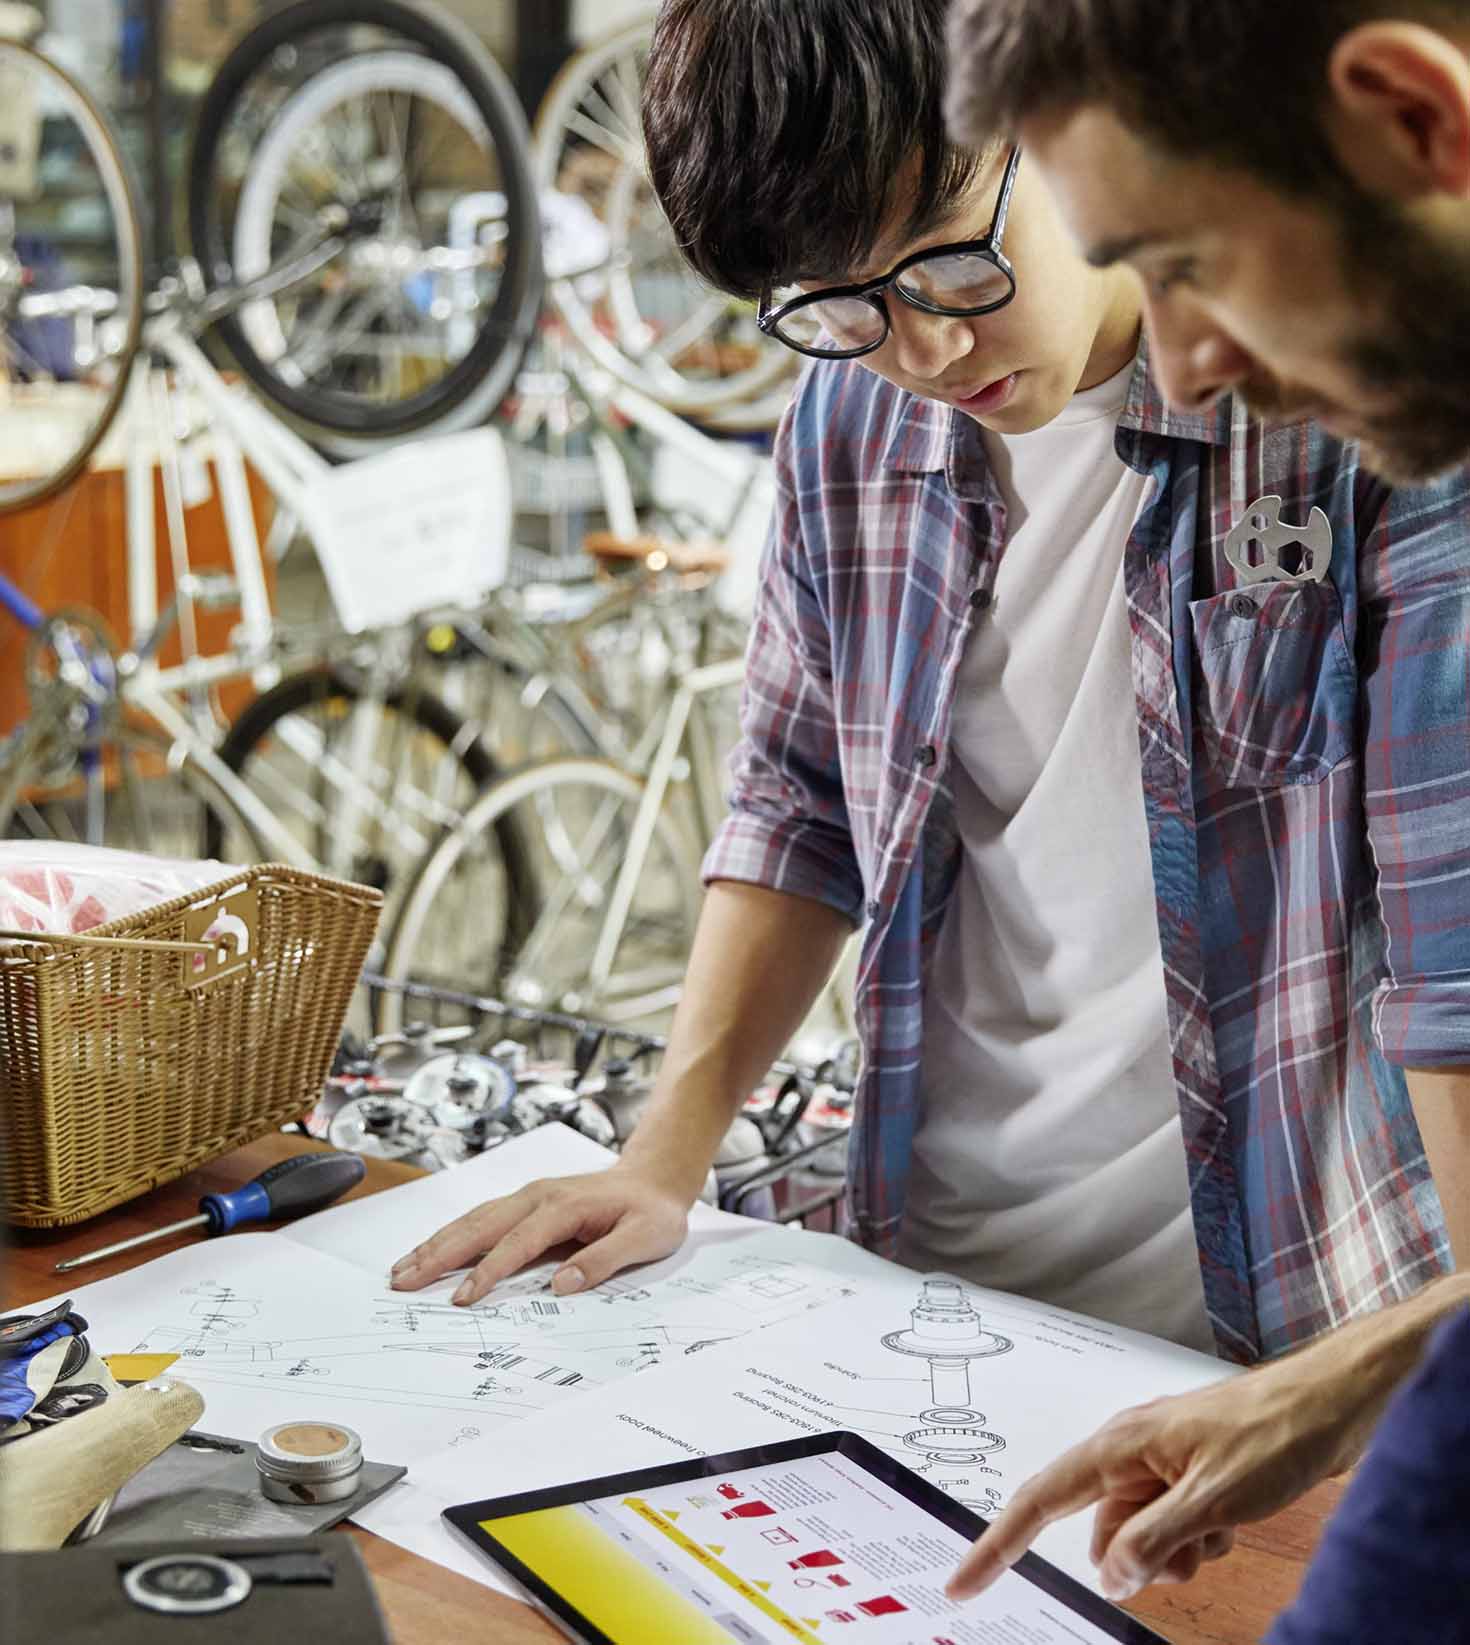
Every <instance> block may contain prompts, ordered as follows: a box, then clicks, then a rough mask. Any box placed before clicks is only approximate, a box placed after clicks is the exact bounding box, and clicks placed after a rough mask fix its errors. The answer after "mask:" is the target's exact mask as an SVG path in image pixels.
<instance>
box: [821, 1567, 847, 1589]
mask: <svg viewBox="0 0 1470 1645" xmlns="http://www.w3.org/2000/svg"><path fill="white" fill-rule="evenodd" d="M827 1580H828V1582H830V1583H831V1584H832V1586H833V1587H834V1588H850V1587H852V1584H851V1583H850V1582H849V1581H848V1580H847V1578H846V1577H845V1576H839V1575H838V1574H837V1572H836V1571H833V1573H832V1574H831V1576H829V1577H828V1578H827Z"/></svg>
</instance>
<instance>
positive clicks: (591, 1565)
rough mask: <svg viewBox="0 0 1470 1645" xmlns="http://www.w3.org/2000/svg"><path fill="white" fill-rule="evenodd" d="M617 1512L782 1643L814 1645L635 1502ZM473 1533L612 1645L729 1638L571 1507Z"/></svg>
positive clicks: (698, 1644) (492, 1522) (495, 1522)
mask: <svg viewBox="0 0 1470 1645" xmlns="http://www.w3.org/2000/svg"><path fill="white" fill-rule="evenodd" d="M624 1505H625V1506H626V1507H629V1508H631V1509H632V1510H633V1511H634V1512H635V1513H636V1514H637V1515H638V1516H639V1518H641V1519H642V1520H643V1521H644V1522H645V1523H646V1524H647V1525H649V1526H650V1527H651V1528H652V1529H654V1530H656V1531H658V1532H659V1533H660V1535H662V1536H664V1537H666V1538H667V1539H668V1540H669V1541H670V1542H673V1543H674V1544H676V1545H677V1546H678V1547H680V1548H682V1549H683V1550H684V1551H685V1552H686V1553H688V1554H690V1555H691V1556H692V1557H693V1558H695V1559H696V1560H698V1562H699V1564H700V1566H701V1568H702V1569H704V1570H705V1571H707V1572H708V1573H709V1575H710V1576H712V1577H714V1578H715V1579H716V1580H718V1581H720V1582H722V1583H724V1584H725V1586H726V1587H728V1588H731V1589H733V1590H734V1592H736V1593H738V1594H740V1595H741V1596H742V1598H744V1599H745V1600H747V1601H748V1602H749V1603H750V1604H752V1605H754V1606H756V1607H757V1608H758V1609H759V1610H760V1611H762V1612H763V1613H764V1614H765V1615H766V1616H768V1617H769V1618H770V1619H771V1621H772V1622H774V1623H775V1624H776V1626H777V1627H778V1628H779V1629H780V1631H781V1635H782V1637H784V1638H786V1639H790V1640H795V1641H797V1642H798V1645H822V1641H821V1639H820V1636H819V1635H817V1634H815V1633H813V1632H811V1630H810V1629H809V1628H808V1627H806V1626H804V1625H803V1624H802V1622H800V1621H798V1619H797V1618H796V1617H794V1616H790V1615H789V1614H788V1613H787V1612H785V1611H783V1610H782V1609H781V1607H780V1606H779V1605H776V1604H773V1603H772V1601H771V1600H770V1599H769V1598H767V1596H766V1595H765V1594H764V1593H762V1592H761V1590H760V1588H759V1587H758V1586H757V1585H756V1584H755V1583H753V1582H747V1581H746V1580H745V1578H744V1577H742V1576H741V1575H739V1573H738V1572H736V1571H733V1570H731V1569H730V1567H729V1566H728V1565H725V1564H724V1563H723V1562H722V1561H721V1560H719V1559H716V1558H715V1556H714V1555H713V1554H712V1553H711V1552H710V1551H709V1550H708V1549H707V1548H702V1547H701V1546H700V1545H699V1544H698V1543H697V1542H693V1541H691V1540H690V1539H689V1538H688V1537H686V1536H685V1535H684V1534H683V1532H682V1531H680V1530H679V1529H678V1528H677V1527H676V1526H674V1525H673V1524H671V1523H670V1522H669V1520H668V1519H666V1518H665V1517H664V1516H663V1515H662V1514H660V1513H659V1512H658V1511H657V1510H656V1509H654V1508H651V1507H649V1505H648V1504H647V1503H646V1502H644V1501H643V1500H642V1499H641V1498H639V1497H627V1498H625V1499H624ZM480 1528H481V1529H482V1530H484V1531H488V1532H489V1533H490V1535H491V1536H493V1537H494V1538H495V1539H496V1541H497V1542H499V1543H500V1544H501V1545H502V1546H503V1547H504V1548H505V1549H506V1550H507V1551H508V1552H509V1553H512V1554H514V1555H515V1557H516V1558H517V1559H518V1560H520V1561H521V1563H522V1564H523V1565H525V1566H527V1567H528V1568H529V1569H530V1570H532V1571H534V1572H535V1573H536V1575H537V1576H539V1577H540V1578H541V1579H542V1580H543V1581H544V1582H545V1583H547V1585H548V1586H549V1587H551V1588H553V1589H554V1590H555V1591H556V1592H557V1593H558V1594H560V1595H561V1597H562V1598H563V1599H565V1600H566V1601H567V1602H568V1603H569V1604H570V1605H572V1606H574V1607H575V1608H576V1609H577V1610H578V1611H580V1612H581V1614H582V1615H583V1616H584V1617H586V1619H587V1620H588V1621H589V1622H591V1623H593V1624H595V1625H596V1626H597V1627H598V1628H600V1629H601V1630H602V1631H603V1633H605V1634H606V1635H607V1636H608V1637H609V1638H610V1639H614V1640H618V1641H619V1642H620V1645H621V1642H623V1641H626V1642H627V1645H638V1642H641V1641H645V1640H649V1639H670V1640H673V1639H677V1640H678V1641H679V1642H680V1645H730V1637H731V1636H730V1635H729V1633H728V1632H726V1630H725V1629H724V1628H722V1627H721V1626H720V1624H719V1623H718V1622H716V1621H715V1620H714V1619H713V1618H712V1617H710V1616H708V1615H706V1614H705V1613H704V1612H703V1611H701V1610H699V1609H698V1608H697V1607H696V1606H695V1605H693V1604H692V1603H691V1602H690V1601H689V1600H687V1599H685V1598H684V1597H683V1595H682V1594H680V1593H678V1592H677V1591H676V1590H675V1589H674V1588H673V1587H671V1586H670V1585H669V1584H668V1583H667V1582H665V1581H664V1580H663V1578H662V1577H660V1576H659V1575H658V1574H657V1573H656V1572H653V1571H650V1570H649V1569H648V1568H647V1567H646V1566H644V1565H643V1564H642V1563H640V1561H639V1560H638V1559H637V1558H635V1557H634V1555H632V1554H631V1553H629V1552H628V1551H627V1550H626V1549H624V1548H622V1547H620V1546H619V1545H618V1544H617V1543H616V1542H615V1541H614V1540H613V1539H612V1538H611V1537H610V1536H608V1535H607V1533H606V1532H604V1531H603V1530H601V1529H600V1528H599V1527H598V1526H597V1525H595V1524H593V1522H592V1521H591V1520H590V1519H588V1518H587V1517H586V1516H585V1515H584V1514H582V1513H581V1512H579V1511H578V1510H577V1509H576V1508H574V1507H568V1508H541V1509H538V1510H536V1511H535V1512H534V1513H529V1514H513V1515H511V1516H510V1517H508V1518H506V1519H487V1520H482V1521H481V1526H480Z"/></svg>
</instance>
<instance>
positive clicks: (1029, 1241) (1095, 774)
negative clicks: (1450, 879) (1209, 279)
mask: <svg viewBox="0 0 1470 1645" xmlns="http://www.w3.org/2000/svg"><path fill="white" fill-rule="evenodd" d="M1131 375H1132V367H1131V366H1130V367H1129V368H1128V370H1127V371H1124V372H1121V373H1120V374H1119V375H1118V376H1117V377H1114V378H1113V379H1111V380H1110V381H1109V382H1106V383H1103V384H1101V385H1100V386H1098V387H1097V388H1093V389H1089V390H1087V391H1085V392H1083V393H1080V394H1078V395H1076V396H1075V397H1074V398H1073V400H1072V401H1071V402H1070V404H1069V405H1068V406H1067V408H1066V409H1065V410H1064V411H1063V412H1062V413H1061V415H1060V416H1059V417H1058V418H1057V419H1056V420H1055V421H1054V422H1052V423H1050V424H1048V425H1047V426H1046V427H1045V428H1043V429H1038V430H1037V431H1036V432H1034V433H1031V434H1021V435H996V434H991V433H989V432H988V431H987V433H986V435H985V439H986V446H987V450H988V453H989V455H990V459H991V462H992V465H993V468H994V472H995V475H996V478H997V481H998V482H999V484H1000V487H1001V491H1002V494H1003V495H1004V497H1005V500H1006V503H1007V507H1008V535H1007V541H1006V546H1005V551H1004V553H1003V555H1002V556H1001V560H1000V564H999V566H998V568H997V573H996V579H995V584H994V601H993V604H992V606H991V608H990V609H989V611H988V612H987V613H985V614H984V615H982V616H980V617H979V618H977V620H976V624H975V628H974V630H973V632H972V634H971V636H970V639H969V642H968V646H967V649H966V652H965V656H964V658H963V660H962V663H961V668H960V680H959V691H958V696H957V698H956V703H955V710H954V720H953V732H952V742H951V746H950V765H949V771H948V777H947V780H948V781H949V783H950V784H951V786H952V788H953V791H954V797H955V812H956V820H957V822H958V826H959V834H960V841H961V845H962V848H963V860H962V865H961V869H960V875H959V881H958V884H957V886H956V888H955V894H954V897H953V900H952V901H951V904H950V907H949V909H948V911H947V913H946V915H945V920H944V924H943V926H942V928H941V930H940V932H939V936H938V939H937V946H936V950H935V954H934V959H933V965H932V969H931V972H930V976H929V982H928V986H927V989H926V993H925V1006H924V1041H923V1053H922V1088H923V1114H922V1117H921V1120H920V1125H919V1131H918V1135H917V1137H916V1139H915V1142H914V1157H913V1168H912V1175H911V1177H910V1180H909V1189H908V1202H907V1203H908V1211H907V1215H906V1218H905V1221H904V1225H903V1228H902V1234H901V1242H900V1248H899V1252H900V1256H901V1257H902V1259H903V1260H904V1261H905V1262H908V1263H910V1264H912V1265H913V1266H915V1267H918V1268H923V1269H934V1268H943V1269H948V1270H950V1271H951V1272H953V1273H957V1274H959V1275H961V1276H963V1277H966V1278H969V1279H972V1280H974V1281H976V1282H977V1283H983V1284H986V1285H992V1286H997V1287H999V1288H1001V1289H1004V1290H1009V1291H1015V1292H1019V1293H1024V1294H1025V1295H1027V1296H1031V1297H1038V1298H1041V1299H1044V1300H1047V1301H1050V1302H1054V1303H1056V1304H1058V1305H1060V1306H1063V1307H1068V1308H1075V1309H1077V1310H1079V1311H1080V1312H1082V1313H1087V1314H1094V1315H1097V1316H1098V1317H1100V1318H1103V1319H1107V1320H1111V1321H1113V1322H1115V1323H1117V1324H1121V1325H1128V1326H1132V1327H1134V1328H1136V1329H1138V1330H1143V1331H1151V1332H1153V1333H1155V1334H1156V1335H1159V1336H1162V1337H1168V1338H1171V1339H1172V1340H1174V1341H1176V1342H1181V1343H1185V1344H1188V1345H1189V1346H1191V1347H1197V1348H1202V1349H1204V1350H1205V1351H1206V1352H1210V1353H1213V1352H1214V1350H1215V1343H1214V1337H1213V1335H1212V1333H1211V1331H1210V1328H1209V1324H1208V1321H1207V1319H1206V1316H1205V1310H1204V1296H1203V1290H1202V1286H1201V1281H1200V1271H1199V1258H1198V1254H1197V1250H1196V1245H1195V1237H1194V1226H1193V1221H1192V1219H1191V1214H1190V1204H1189V1189H1188V1182H1187V1179H1186V1171H1185V1160H1184V1145H1183V1140H1182V1137H1181V1132H1180V1122H1179V1106H1178V1098H1177V1096H1176V1094H1175V1087H1174V1077H1173V1069H1172V1064H1171V1059H1170V1052H1169V1041H1168V1028H1167V1020H1166V1014H1165V1013H1166V1005H1165V994H1164V972H1163V960H1162V956H1161V953H1160V948H1159V934H1158V925H1157V917H1156V913H1155V903H1154V884H1153V875H1152V871H1151V867H1150V860H1149V851H1148V831H1147V823H1146V820H1145V815H1144V807H1143V786H1142V773H1141V769H1140V763H1139V748H1138V727H1137V719H1136V714H1135V709H1134V686H1133V675H1132V669H1131V665H1130V648H1131V636H1130V633H1129V626H1128V610H1127V603H1126V599H1125V595H1124V588H1123V570H1122V566H1123V550H1124V546H1125V544H1126V542H1127V538H1128V534H1129V532H1130V531H1131V529H1132V527H1133V524H1134V521H1135V520H1136V518H1137V516H1138V513H1139V510H1140V508H1141V507H1142V505H1143V502H1144V495H1145V492H1146V489H1147V487H1148V485H1149V482H1148V480H1147V479H1145V478H1144V477H1143V476H1142V475H1139V474H1136V473H1135V472H1134V471H1133V470H1132V469H1130V468H1128V467H1127V465H1126V464H1124V463H1123V462H1122V461H1121V460H1120V459H1119V457H1118V456H1117V453H1116V451H1115V450H1114V437H1115V433H1116V429H1117V423H1118V415H1119V413H1120V411H1121V410H1122V407H1123V403H1124V399H1125V397H1126V393H1127V388H1128V382H1129V379H1130V377H1131Z"/></svg>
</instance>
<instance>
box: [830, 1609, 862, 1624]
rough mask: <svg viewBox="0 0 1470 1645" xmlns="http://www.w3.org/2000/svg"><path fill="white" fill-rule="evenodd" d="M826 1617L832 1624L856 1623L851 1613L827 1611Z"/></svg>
mask: <svg viewBox="0 0 1470 1645" xmlns="http://www.w3.org/2000/svg"><path fill="white" fill-rule="evenodd" d="M827 1615H828V1616H830V1617H831V1618H832V1620H833V1621H834V1622H856V1621H857V1618H856V1617H855V1616H854V1615H853V1614H852V1612H851V1611H828V1612H827Z"/></svg>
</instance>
